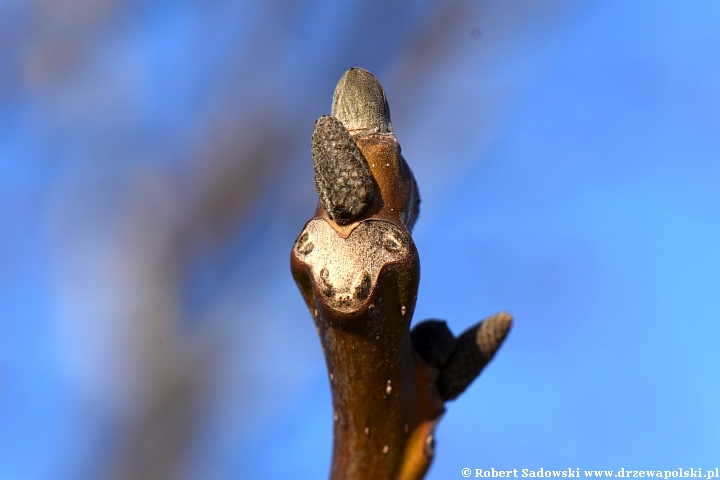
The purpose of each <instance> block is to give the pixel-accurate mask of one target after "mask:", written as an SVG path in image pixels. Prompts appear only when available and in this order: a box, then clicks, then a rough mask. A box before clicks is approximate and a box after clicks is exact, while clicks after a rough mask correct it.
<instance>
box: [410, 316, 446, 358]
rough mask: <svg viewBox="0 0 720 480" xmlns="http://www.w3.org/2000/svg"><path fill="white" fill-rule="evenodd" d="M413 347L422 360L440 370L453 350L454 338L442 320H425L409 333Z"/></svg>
mask: <svg viewBox="0 0 720 480" xmlns="http://www.w3.org/2000/svg"><path fill="white" fill-rule="evenodd" d="M410 339H411V340H412V344H413V347H415V350H416V351H417V352H418V354H420V356H421V357H422V359H423V360H425V361H426V362H427V363H428V364H430V365H432V366H433V367H435V368H441V367H442V366H443V365H445V363H446V362H447V360H448V358H449V357H450V354H452V352H453V350H455V336H454V335H453V334H452V332H451V331H450V329H449V328H448V326H447V323H445V322H444V321H442V320H425V321H424V322H422V323H419V324H417V325H416V326H415V328H413V330H412V332H410Z"/></svg>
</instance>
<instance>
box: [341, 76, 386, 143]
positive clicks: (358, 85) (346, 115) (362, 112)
mask: <svg viewBox="0 0 720 480" xmlns="http://www.w3.org/2000/svg"><path fill="white" fill-rule="evenodd" d="M332 116H333V117H335V118H337V119H338V120H340V121H341V122H342V123H343V125H345V128H347V129H348V130H349V131H350V133H351V134H352V135H353V136H363V135H369V134H372V133H392V124H391V123H390V107H388V103H387V99H386V98H385V91H384V90H383V87H382V85H381V84H380V82H379V81H378V79H377V78H375V76H374V75H373V74H372V73H370V72H368V71H367V70H363V69H362V68H351V69H350V70H348V71H347V72H345V74H344V75H343V76H342V78H340V81H339V82H338V84H337V87H335V94H334V95H333V104H332Z"/></svg>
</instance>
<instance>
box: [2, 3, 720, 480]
mask: <svg viewBox="0 0 720 480" xmlns="http://www.w3.org/2000/svg"><path fill="white" fill-rule="evenodd" d="M352 66H359V67H363V68H366V69H368V70H370V71H372V72H373V73H374V74H375V75H376V76H377V77H378V78H379V79H380V81H381V82H382V83H383V85H384V87H385V89H386V92H387V96H388V99H389V102H390V108H391V112H392V119H393V126H394V129H395V132H396V134H397V136H398V138H399V140H400V142H401V144H402V147H403V153H404V155H405V157H406V158H407V160H408V162H409V163H410V165H411V167H412V168H413V170H414V172H415V176H416V178H417V180H418V183H419V186H420V191H421V194H422V198H423V203H422V208H421V216H420V218H419V220H418V223H417V226H416V230H415V240H416V243H417V246H418V250H419V252H420V257H421V263H422V279H421V286H420V292H419V300H418V306H417V310H416V316H415V321H418V320H422V319H423V318H428V317H436V318H445V319H447V320H448V322H449V325H450V327H451V328H452V329H453V331H454V332H456V333H459V332H460V331H462V330H463V329H464V328H465V327H467V326H468V325H470V324H471V323H474V322H477V321H478V320H479V319H481V318H482V317H484V316H486V315H489V314H491V313H494V312H496V311H498V310H508V311H511V312H512V313H513V314H514V315H515V319H516V323H515V326H514V329H513V331H512V332H511V334H510V336H509V337H508V339H507V341H506V343H505V345H504V346H503V348H502V349H501V350H500V352H499V354H498V355H497V357H496V359H495V360H494V362H493V363H492V364H491V365H490V366H489V367H488V369H487V370H486V371H485V372H484V373H483V375H482V376H481V377H480V378H479V379H478V380H477V381H476V382H475V383H474V384H473V385H472V386H471V387H470V389H469V390H468V391H467V392H466V393H465V394H463V395H462V396H461V397H460V398H459V399H457V400H456V401H454V402H451V403H449V404H448V412H447V414H446V415H445V418H444V419H443V421H442V423H441V424H440V427H439V429H438V436H437V439H438V446H437V456H436V458H435V461H434V464H433V466H432V469H431V471H430V474H429V477H428V478H429V479H448V478H461V469H462V468H465V467H469V468H473V469H474V468H485V469H487V468H491V467H494V468H496V469H500V468H503V469H506V468H508V469H509V468H518V469H520V468H532V469H538V468H540V467H543V468H546V469H547V468H568V467H569V468H573V469H575V468H580V469H581V470H582V469H598V468H602V469H614V470H618V469H620V468H621V467H623V468H625V469H640V468H642V469H676V468H680V467H682V468H691V467H692V468H703V469H710V468H715V467H718V466H720V409H718V405H719V404H720V382H719V380H718V372H719V371H720V323H719V320H720V2H717V1H712V0H711V1H699V0H698V1H684V0H677V1H670V0H665V1H657V2H648V1H639V0H628V1H592V0H583V1H579V0H576V1H570V0H568V1H561V0H556V1H546V2H539V1H519V0H512V1H509V0H492V1H491V0H473V1H459V2H430V1H418V2H398V3H385V2H360V1H357V2H351V1H339V2H311V1H309V2H289V1H267V2H262V3H260V2H244V1H228V0H210V1H205V2H199V1H189V0H179V1H172V2H171V1H154V2H151V1H137V0H136V1H129V0H92V1H91V0H73V1H64V2H61V1H56V0H3V1H2V2H0V478H1V479H8V480H12V479H123V480H124V479H153V480H155V479H158V480H162V479H188V480H192V479H208V480H214V479H217V480H224V479H250V480H252V479H288V478H297V479H319V478H326V476H327V474H328V471H329V463H330V455H331V436H332V431H331V428H332V414H331V407H330V393H329V387H328V382H327V379H326V371H325V366H324V360H323V356H322V351H321V349H320V345H319V342H318V340H317V338H316V333H315V329H314V328H313V325H312V322H311V319H310V316H309V314H308V312H307V311H306V308H305V306H304V304H303V302H302V300H301V298H300V295H299V293H298V291H297V289H296V287H295V285H294V284H293V282H292V279H291V277H290V273H289V253H290V248H291V245H292V242H293V241H294V239H295V237H296V235H297V234H298V233H299V232H300V229H301V228H302V226H303V224H304V222H305V221H306V220H308V219H309V218H310V217H311V215H312V213H313V211H314V208H315V204H316V202H317V197H316V194H315V191H314V187H313V180H312V168H311V165H312V161H311V158H310V153H309V150H310V148H309V143H310V134H311V131H312V126H313V122H314V121H315V119H316V118H317V117H318V116H320V115H323V114H327V113H329V110H330V103H331V98H332V92H333V89H334V87H335V83H336V82H337V80H338V79H339V78H340V76H341V75H342V73H343V72H344V71H345V70H346V69H347V68H349V67H352Z"/></svg>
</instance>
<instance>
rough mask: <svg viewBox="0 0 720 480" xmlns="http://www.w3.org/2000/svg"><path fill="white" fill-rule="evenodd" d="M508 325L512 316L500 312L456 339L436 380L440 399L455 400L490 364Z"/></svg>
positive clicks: (509, 325) (507, 329) (510, 323)
mask: <svg viewBox="0 0 720 480" xmlns="http://www.w3.org/2000/svg"><path fill="white" fill-rule="evenodd" d="M511 326H512V316H511V315H510V314H509V313H505V312H500V313H497V314H495V315H493V316H492V317H489V318H486V319H485V320H483V321H482V322H480V323H479V324H478V325H475V326H474V327H472V328H470V329H468V330H466V331H465V332H463V334H462V335H460V336H459V337H458V339H457V343H456V347H455V350H454V351H453V352H452V354H451V355H450V358H449V359H448V361H447V363H446V364H445V366H444V367H443V368H442V369H441V370H440V376H439V377H438V383H437V386H438V392H439V393H440V396H441V397H442V399H443V400H453V399H455V398H457V397H458V396H459V395H460V394H461V393H462V392H464V391H465V389H466V388H467V387H468V386H469V385H470V383H472V381H473V380H475V378H476V377H477V376H478V375H480V372H482V370H483V369H484V368H485V366H486V365H487V364H488V363H490V360H492V358H493V356H494V355H495V352H497V350H498V349H499V348H500V345H502V343H503V341H504V340H505V337H506V336H507V334H508V332H509V331H510V327H511Z"/></svg>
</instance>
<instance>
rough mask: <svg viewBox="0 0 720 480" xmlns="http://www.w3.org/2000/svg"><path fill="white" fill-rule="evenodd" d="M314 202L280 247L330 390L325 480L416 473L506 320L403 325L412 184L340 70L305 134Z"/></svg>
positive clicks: (380, 116)
mask: <svg viewBox="0 0 720 480" xmlns="http://www.w3.org/2000/svg"><path fill="white" fill-rule="evenodd" d="M312 154H313V163H314V168H315V185H316V188H317V190H318V196H319V198H320V202H319V205H318V208H317V211H316V213H315V217H314V218H313V219H311V220H310V221H309V222H308V223H307V224H306V225H305V227H304V228H303V231H302V232H301V234H300V236H299V237H298V239H297V241H296V242H295V245H294V246H293V250H292V253H291V269H292V273H293V276H294V278H295V281H296V282H297V284H298V286H299V288H300V291H301V293H302V295H303V298H304V299H305V302H306V303H307V305H308V307H309V308H310V312H311V314H312V317H313V320H314V321H315V326H316V328H317V331H318V334H319V336H320V341H321V343H322V347H323V351H324V353H325V359H326V362H327V368H328V372H329V377H330V385H331V389H332V397H333V418H334V446H333V461H332V470H331V479H332V480H342V479H372V480H381V479H401V480H412V479H421V478H422V477H424V475H425V473H426V472H427V469H428V467H429V465H430V461H431V460H432V457H433V454H434V451H433V450H434V429H435V426H436V425H437V422H438V421H439V420H440V417H441V415H442V414H443V412H444V411H445V407H444V403H445V401H447V400H451V399H454V398H456V397H457V396H458V395H460V393H462V392H463V391H464V390H465V389H466V388H467V386H468V385H469V384H470V382H472V380H473V379H474V378H475V377H477V375H478V374H479V373H480V372H481V370H482V369H483V368H484V367H485V366H486V365H487V363H488V362H489V361H490V360H491V359H492V357H493V355H494V354H495V352H496V351H497V349H498V348H499V347H500V345H501V344H502V342H503V340H504V339H505V336H506V335H507V333H508V331H509V329H510V326H511V323H512V317H511V316H510V315H509V314H507V313H498V314H496V315H494V316H492V317H489V318H487V319H486V320H484V321H483V322H481V323H479V324H477V325H475V326H473V327H472V328H470V329H468V330H467V331H465V332H464V333H463V334H462V335H460V336H459V337H458V338H455V337H454V336H453V334H452V333H451V332H450V330H449V329H448V327H447V325H446V324H445V322H443V321H439V320H430V321H426V322H423V323H420V324H419V325H417V326H416V327H415V329H414V330H413V331H412V332H410V320H411V318H412V314H413V310H414V308H415V302H416V299H417V289H418V283H419V280H420V263H419V258H418V253H417V250H416V248H415V244H414V243H413V241H412V237H411V235H410V231H411V229H412V227H413V224H414V223H415V219H416V218H417V214H418V207H419V202H420V200H419V195H418V189H417V184H416V182H415V179H414V177H413V174H412V171H411V170H410V168H409V167H408V165H407V163H406V162H405V159H404V158H403V157H402V155H401V154H400V145H399V144H398V142H397V139H396V138H395V135H394V134H393V130H392V125H391V123H390V112H389V109H388V105H387V101H386V99H385V92H384V91H383V88H382V86H381V85H380V83H379V82H378V81H377V79H376V78H375V77H374V76H373V75H372V74H371V73H370V72H367V71H365V70H362V69H358V68H352V69H350V70H348V71H347V72H346V73H345V74H344V75H343V77H342V78H341V79H340V82H339V83H338V86H337V88H336V90H335V95H334V98H333V107H332V115H330V116H324V117H320V118H319V119H318V121H317V122H316V124H315V130H314V132H313V138H312Z"/></svg>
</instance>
